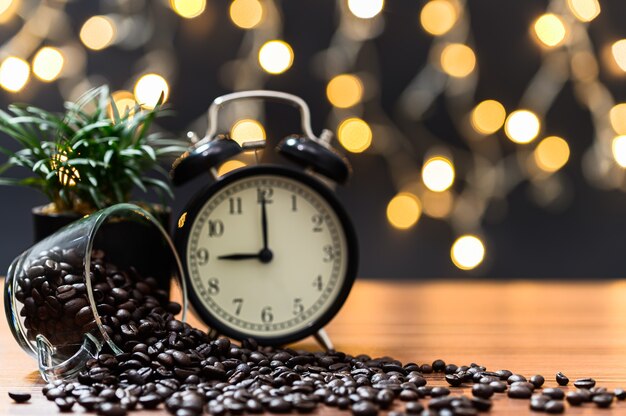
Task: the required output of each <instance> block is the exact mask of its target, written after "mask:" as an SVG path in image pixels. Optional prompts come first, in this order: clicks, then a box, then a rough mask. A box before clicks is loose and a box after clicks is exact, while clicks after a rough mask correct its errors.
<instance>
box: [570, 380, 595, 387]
mask: <svg viewBox="0 0 626 416" xmlns="http://www.w3.org/2000/svg"><path fill="white" fill-rule="evenodd" d="M595 385H596V381H595V380H594V379H592V378H579V379H578V380H576V381H574V386H575V387H577V388H579V389H591V388H592V387H595Z"/></svg>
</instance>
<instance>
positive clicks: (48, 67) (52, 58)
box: [33, 46, 65, 82]
mask: <svg viewBox="0 0 626 416" xmlns="http://www.w3.org/2000/svg"><path fill="white" fill-rule="evenodd" d="M64 62H65V59H64V58H63V54H62V53H61V51H59V50H58V49H56V48H51V47H48V46H46V47H44V48H41V49H40V50H39V51H38V52H37V54H35V57H34V58H33V73H34V74H35V75H36V76H37V78H39V79H41V80H42V81H46V82H50V81H54V80H55V79H57V77H58V76H59V74H60V73H61V71H62V70H63V64H64Z"/></svg>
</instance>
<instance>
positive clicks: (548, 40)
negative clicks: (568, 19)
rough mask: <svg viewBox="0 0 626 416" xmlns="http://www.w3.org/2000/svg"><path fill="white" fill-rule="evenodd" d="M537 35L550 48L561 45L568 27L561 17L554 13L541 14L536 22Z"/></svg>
mask: <svg viewBox="0 0 626 416" xmlns="http://www.w3.org/2000/svg"><path fill="white" fill-rule="evenodd" d="M533 27H534V30H535V35H536V36H537V39H539V41H540V42H541V43H542V44H543V45H545V46H547V47H550V48H553V47H555V46H559V45H560V44H562V43H563V41H564V40H565V35H566V34H567V29H566V28H565V24H564V23H563V20H561V18H560V17H558V16H557V15H555V14H552V13H546V14H544V15H542V16H540V17H539V18H538V19H537V20H536V21H535V24H534V26H533Z"/></svg>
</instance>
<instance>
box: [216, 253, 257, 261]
mask: <svg viewBox="0 0 626 416" xmlns="http://www.w3.org/2000/svg"><path fill="white" fill-rule="evenodd" d="M259 257H260V254H259V253H234V254H224V255H223V256H217V258H218V259H219V260H248V259H258V258H259Z"/></svg>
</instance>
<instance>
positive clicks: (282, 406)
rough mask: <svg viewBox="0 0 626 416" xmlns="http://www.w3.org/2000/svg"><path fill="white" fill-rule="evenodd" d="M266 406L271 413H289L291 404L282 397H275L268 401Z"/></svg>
mask: <svg viewBox="0 0 626 416" xmlns="http://www.w3.org/2000/svg"><path fill="white" fill-rule="evenodd" d="M267 408H268V410H269V411H270V412H273V413H289V412H290V411H291V404H289V402H288V401H286V400H284V399H281V398H275V399H272V400H271V401H270V402H269V405H268V406H267Z"/></svg>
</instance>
